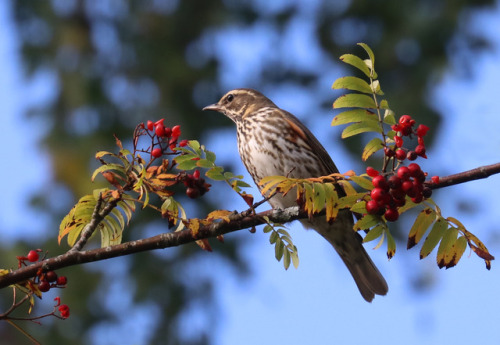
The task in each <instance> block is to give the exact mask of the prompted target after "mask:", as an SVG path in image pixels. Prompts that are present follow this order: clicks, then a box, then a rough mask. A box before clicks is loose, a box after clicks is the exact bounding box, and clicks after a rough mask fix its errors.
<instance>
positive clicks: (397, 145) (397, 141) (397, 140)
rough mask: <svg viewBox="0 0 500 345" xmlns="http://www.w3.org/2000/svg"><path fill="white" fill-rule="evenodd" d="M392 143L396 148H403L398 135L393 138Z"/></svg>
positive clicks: (401, 140) (401, 139)
mask: <svg viewBox="0 0 500 345" xmlns="http://www.w3.org/2000/svg"><path fill="white" fill-rule="evenodd" d="M394 142H395V143H396V147H402V146H403V138H401V137H400V136H399V135H395V136H394Z"/></svg>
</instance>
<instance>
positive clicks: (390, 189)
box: [366, 115, 439, 222]
mask: <svg viewBox="0 0 500 345" xmlns="http://www.w3.org/2000/svg"><path fill="white" fill-rule="evenodd" d="M415 124H416V122H415V120H413V119H412V117H411V116H409V115H403V116H401V117H400V119H399V121H398V123H397V124H395V125H393V126H392V130H393V131H395V132H396V134H395V135H394V143H395V145H394V146H392V147H390V146H386V147H385V148H384V154H385V162H386V163H388V162H389V161H391V160H393V162H394V168H393V171H392V172H389V173H386V172H385V169H384V170H383V172H379V171H378V170H376V169H374V168H372V167H368V168H366V173H367V175H368V176H370V177H372V178H373V179H372V184H373V187H374V188H373V189H372V190H371V192H370V194H369V196H370V200H368V201H367V202H366V212H367V213H369V214H374V215H379V216H384V217H385V219H386V220H387V221H391V222H394V221H396V220H397V219H398V218H399V210H398V207H401V206H404V205H405V204H406V200H407V197H408V198H410V199H411V201H413V202H414V203H416V204H418V203H420V202H422V201H423V200H424V199H426V198H430V197H431V195H432V190H431V189H430V188H429V187H427V186H424V182H425V178H426V175H427V174H426V173H424V172H423V171H422V169H421V168H420V166H419V165H418V164H417V163H410V164H409V165H408V166H404V165H401V164H402V163H403V161H404V160H406V159H407V160H409V161H414V160H416V159H417V158H418V157H422V158H427V156H426V154H425V144H424V139H423V138H424V136H425V135H426V134H427V131H428V130H429V127H427V126H425V125H419V126H418V127H417V128H416V129H415V128H414V127H415ZM413 135H416V136H417V140H418V145H417V146H416V147H415V149H414V150H408V149H407V148H405V147H403V144H404V137H409V138H412V136H413ZM396 160H397V164H395V163H396ZM384 166H387V164H385V165H384ZM398 166H399V167H398ZM432 181H433V182H434V183H439V178H438V177H437V176H434V177H432Z"/></svg>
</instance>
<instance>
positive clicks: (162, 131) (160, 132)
mask: <svg viewBox="0 0 500 345" xmlns="http://www.w3.org/2000/svg"><path fill="white" fill-rule="evenodd" d="M155 134H156V136H158V137H160V138H161V137H163V136H165V126H163V125H162V124H158V125H156V127H155Z"/></svg>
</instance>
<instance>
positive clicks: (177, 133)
mask: <svg viewBox="0 0 500 345" xmlns="http://www.w3.org/2000/svg"><path fill="white" fill-rule="evenodd" d="M172 136H173V137H176V138H178V137H180V136H181V126H179V125H177V126H174V127H172Z"/></svg>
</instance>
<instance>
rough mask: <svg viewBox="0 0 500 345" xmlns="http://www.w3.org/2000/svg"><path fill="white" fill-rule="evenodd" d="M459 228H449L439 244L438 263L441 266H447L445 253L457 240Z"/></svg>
mask: <svg viewBox="0 0 500 345" xmlns="http://www.w3.org/2000/svg"><path fill="white" fill-rule="evenodd" d="M457 236H458V229H457V228H449V229H448V230H447V231H445V233H444V236H443V239H442V240H441V243H440V244H439V248H438V253H437V257H436V260H437V264H438V266H439V268H443V267H445V266H446V261H445V255H446V253H448V251H449V250H450V249H451V247H452V246H453V244H454V243H455V242H456V241H457Z"/></svg>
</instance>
